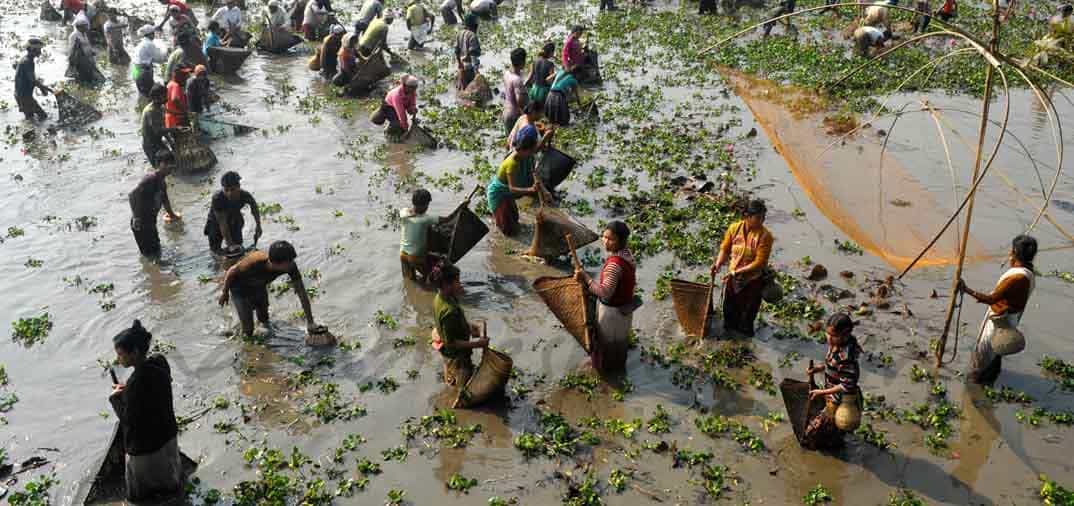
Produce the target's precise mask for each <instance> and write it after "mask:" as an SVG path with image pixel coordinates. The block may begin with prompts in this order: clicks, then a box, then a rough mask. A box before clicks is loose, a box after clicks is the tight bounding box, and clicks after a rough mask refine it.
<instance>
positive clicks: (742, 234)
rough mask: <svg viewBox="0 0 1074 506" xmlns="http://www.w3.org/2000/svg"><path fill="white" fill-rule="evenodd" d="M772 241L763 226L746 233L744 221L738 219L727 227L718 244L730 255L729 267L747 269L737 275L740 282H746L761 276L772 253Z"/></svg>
mask: <svg viewBox="0 0 1074 506" xmlns="http://www.w3.org/2000/svg"><path fill="white" fill-rule="evenodd" d="M773 242H775V240H774V239H773V238H772V233H771V232H769V231H768V229H767V228H765V227H764V226H761V227H760V228H759V229H753V230H750V231H749V233H748V234H747V232H746V222H745V221H738V222H736V223H735V224H733V225H731V226H730V227H728V229H727V232H726V233H725V234H724V236H723V243H722V244H720V252H721V253H724V254H726V255H729V256H730V259H731V260H730V264H728V265H729V268H730V269H732V270H736V271H738V270H746V271H747V272H745V273H742V274H741V275H740V276H737V277H738V278H739V281H740V282H742V283H748V282H750V281H753V280H755V279H757V278H760V277H761V274H762V273H763V272H762V271H763V270H764V268H765V266H767V265H768V257H769V256H770V255H771V254H772V243H773Z"/></svg>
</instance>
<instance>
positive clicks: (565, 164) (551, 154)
mask: <svg viewBox="0 0 1074 506" xmlns="http://www.w3.org/2000/svg"><path fill="white" fill-rule="evenodd" d="M576 165H578V161H577V160H575V159H574V157H572V156H570V155H568V154H566V153H564V152H562V151H560V150H558V149H556V148H553V147H549V148H548V149H545V150H544V152H543V153H542V154H541V160H540V162H538V163H537V173H538V174H539V175H540V178H541V184H543V185H544V187H545V188H547V189H548V190H555V189H556V187H557V186H559V185H560V183H562V182H563V181H565V180H566V179H567V177H568V176H570V175H571V171H573V170H574V167H575V166H576Z"/></svg>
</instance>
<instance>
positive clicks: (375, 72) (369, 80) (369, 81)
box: [344, 50, 392, 95]
mask: <svg viewBox="0 0 1074 506" xmlns="http://www.w3.org/2000/svg"><path fill="white" fill-rule="evenodd" d="M391 74H392V71H391V69H390V68H388V64H387V63H385V62H384V53H383V51H380V50H377V51H376V52H375V53H373V55H372V56H370V57H369V59H367V60H365V61H362V57H361V56H360V55H359V56H358V69H357V70H356V71H355V72H354V77H352V78H351V82H349V83H347V86H346V88H345V89H344V93H346V94H347V95H360V94H364V93H368V92H369V91H370V90H372V89H373V86H375V85H376V84H377V82H378V81H380V80H381V79H384V78H385V77H388V76H390V75H391Z"/></svg>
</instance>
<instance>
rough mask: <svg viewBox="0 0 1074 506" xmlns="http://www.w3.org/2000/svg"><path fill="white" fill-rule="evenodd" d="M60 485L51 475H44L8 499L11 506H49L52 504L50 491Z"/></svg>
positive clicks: (13, 493)
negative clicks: (54, 486)
mask: <svg viewBox="0 0 1074 506" xmlns="http://www.w3.org/2000/svg"><path fill="white" fill-rule="evenodd" d="M57 483H59V482H58V481H57V480H56V477H55V476H54V475H51V474H47V475H46V474H42V475H40V476H38V477H36V478H34V479H32V480H30V481H28V482H26V485H25V486H24V487H23V488H22V490H21V491H18V492H12V494H11V496H10V497H8V498H7V503H8V505H9V506H48V505H49V504H52V498H51V497H50V496H49V489H51V488H52V487H53V485H56V484H57Z"/></svg>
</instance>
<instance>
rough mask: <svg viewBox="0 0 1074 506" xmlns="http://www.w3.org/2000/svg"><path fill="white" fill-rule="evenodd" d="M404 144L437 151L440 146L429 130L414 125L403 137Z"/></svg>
mask: <svg viewBox="0 0 1074 506" xmlns="http://www.w3.org/2000/svg"><path fill="white" fill-rule="evenodd" d="M403 142H404V143H406V144H410V145H412V146H421V147H423V148H425V149H436V147H437V146H438V145H439V144H440V142H439V141H437V140H436V137H433V134H431V133H429V130H428V129H426V128H425V127H423V126H421V125H412V126H411V127H410V131H409V132H407V134H406V136H405V137H403Z"/></svg>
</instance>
